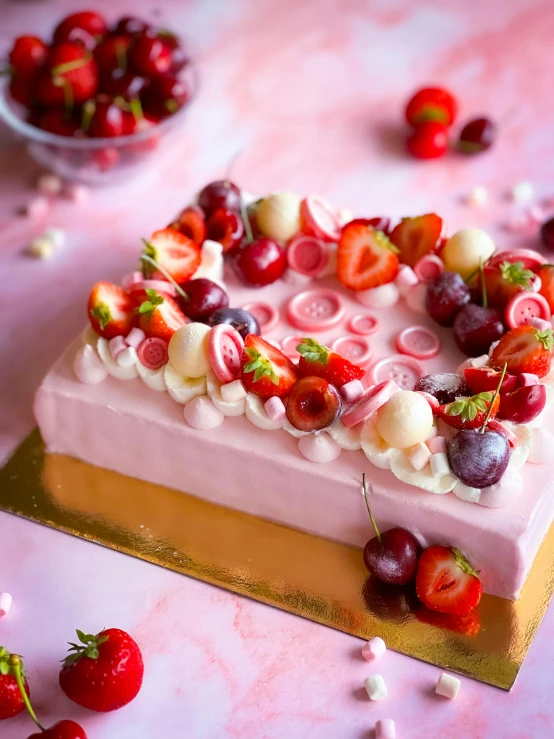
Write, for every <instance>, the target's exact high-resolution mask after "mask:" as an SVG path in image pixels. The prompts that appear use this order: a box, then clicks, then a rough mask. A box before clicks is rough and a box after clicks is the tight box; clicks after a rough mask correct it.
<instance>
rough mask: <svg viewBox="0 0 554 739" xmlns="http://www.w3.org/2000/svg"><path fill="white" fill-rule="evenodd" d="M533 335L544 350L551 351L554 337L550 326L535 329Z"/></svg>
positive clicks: (553, 345)
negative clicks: (542, 329)
mask: <svg viewBox="0 0 554 739" xmlns="http://www.w3.org/2000/svg"><path fill="white" fill-rule="evenodd" d="M535 336H536V338H537V341H540V343H541V344H542V345H543V347H544V348H545V349H546V351H548V352H551V351H552V349H553V347H554V337H553V336H552V329H551V328H547V329H545V330H544V331H539V330H538V329H537V330H536V331H535Z"/></svg>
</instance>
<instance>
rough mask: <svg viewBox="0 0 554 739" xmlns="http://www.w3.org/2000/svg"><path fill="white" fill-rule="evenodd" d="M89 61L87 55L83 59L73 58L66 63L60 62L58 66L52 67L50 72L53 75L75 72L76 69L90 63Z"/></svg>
mask: <svg viewBox="0 0 554 739" xmlns="http://www.w3.org/2000/svg"><path fill="white" fill-rule="evenodd" d="M89 61H90V59H87V58H86V57H85V58H83V59H73V60H72V61H70V62H64V64H58V66H57V67H52V69H51V70H50V72H51V74H52V76H53V77H59V76H61V75H62V74H67V73H68V72H73V71H75V70H76V69H80V68H81V67H84V66H85V65H86V64H88V63H89Z"/></svg>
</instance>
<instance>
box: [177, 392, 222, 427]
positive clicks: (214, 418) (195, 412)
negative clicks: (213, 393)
mask: <svg viewBox="0 0 554 739" xmlns="http://www.w3.org/2000/svg"><path fill="white" fill-rule="evenodd" d="M183 413H184V416H185V421H186V422H187V423H188V425H189V426H192V428H193V429H199V430H200V431H206V430H207V429H215V428H217V427H218V426H221V424H222V423H223V419H224V418H225V416H224V415H223V413H221V411H219V410H218V409H217V408H216V407H215V405H214V404H213V403H212V401H211V400H210V399H209V398H208V397H207V396H206V395H201V396H199V397H198V398H194V399H193V400H191V401H190V402H188V403H187V404H186V405H185V408H184V411H183Z"/></svg>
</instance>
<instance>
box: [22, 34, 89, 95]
mask: <svg viewBox="0 0 554 739" xmlns="http://www.w3.org/2000/svg"><path fill="white" fill-rule="evenodd" d="M97 86H98V67H97V65H96V62H95V60H94V59H93V58H92V56H91V54H90V53H89V52H88V51H87V50H86V49H84V48H83V47H82V46H79V44H72V43H70V42H69V41H67V42H66V43H63V44H59V45H58V46H53V47H52V48H51V49H50V52H49V54H48V59H47V60H46V69H45V70H43V71H42V72H41V73H40V75H39V78H38V88H37V95H38V99H39V102H41V103H42V104H43V105H46V106H47V107H61V106H65V107H67V108H70V107H72V106H73V105H80V104H81V103H84V102H85V101H86V100H88V99H89V98H90V97H92V96H93V95H94V93H95V92H96V88H97Z"/></svg>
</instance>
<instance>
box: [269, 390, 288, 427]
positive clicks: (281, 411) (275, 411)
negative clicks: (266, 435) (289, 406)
mask: <svg viewBox="0 0 554 739" xmlns="http://www.w3.org/2000/svg"><path fill="white" fill-rule="evenodd" d="M264 408H265V412H266V413H267V416H268V418H269V419H270V420H271V421H282V420H283V418H284V417H285V416H286V415H287V410H286V408H285V404H284V403H283V401H282V400H281V398H279V397H278V396H277V395H274V396H273V397H271V398H269V399H268V400H266V401H265V403H264Z"/></svg>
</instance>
